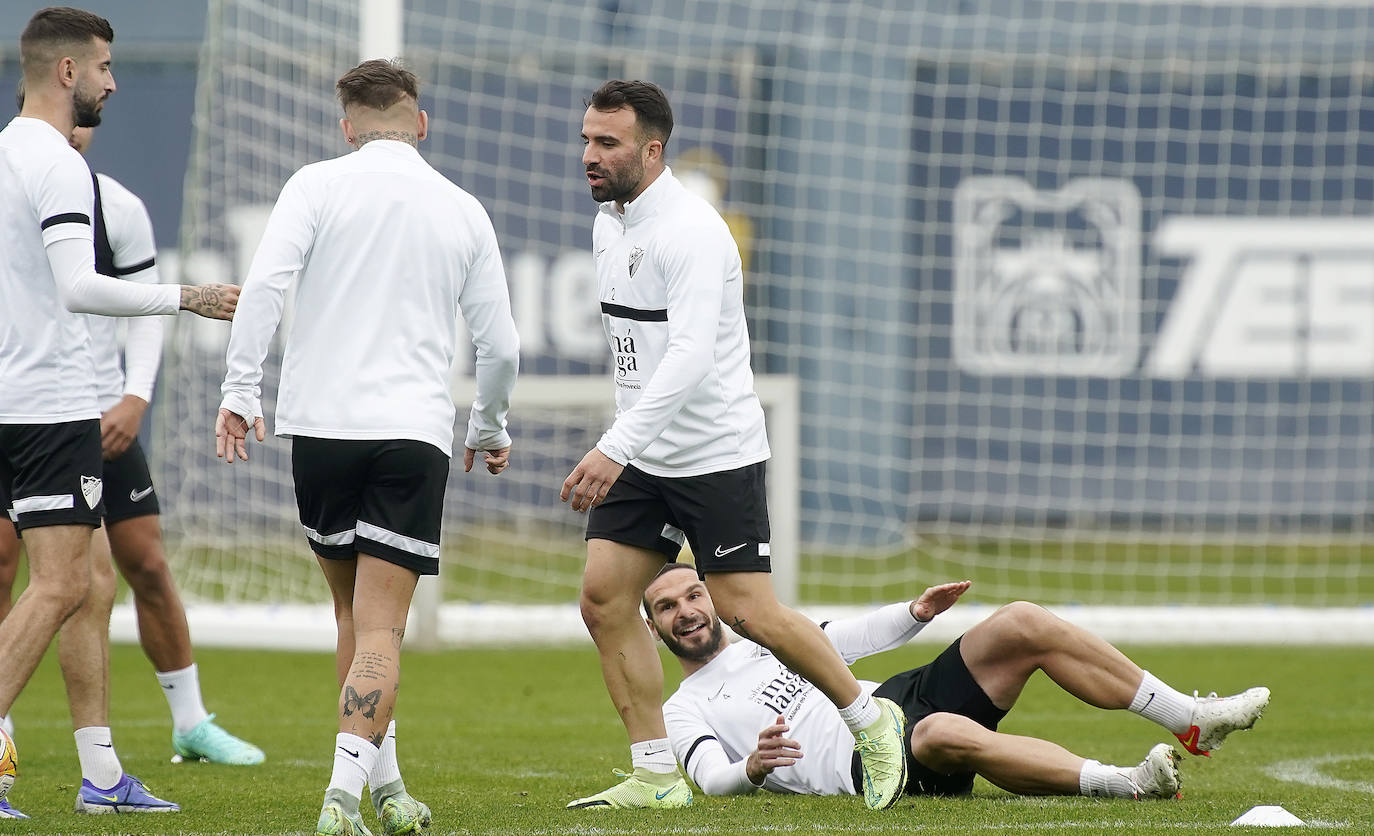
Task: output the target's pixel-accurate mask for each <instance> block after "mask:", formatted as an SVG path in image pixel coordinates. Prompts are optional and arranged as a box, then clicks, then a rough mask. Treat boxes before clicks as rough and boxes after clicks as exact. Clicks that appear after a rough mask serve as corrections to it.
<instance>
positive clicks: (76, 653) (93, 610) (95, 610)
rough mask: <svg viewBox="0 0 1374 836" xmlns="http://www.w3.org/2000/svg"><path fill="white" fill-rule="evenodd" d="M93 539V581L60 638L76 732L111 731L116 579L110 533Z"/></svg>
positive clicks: (60, 661) (89, 567) (97, 533)
mask: <svg viewBox="0 0 1374 836" xmlns="http://www.w3.org/2000/svg"><path fill="white" fill-rule="evenodd" d="M88 531H89V529H88ZM88 536H89V537H90V541H91V546H90V550H89V551H88V553H87V558H86V561H87V564H88V565H87V568H86V572H87V575H88V577H89V579H90V580H89V585H88V587H87V592H86V597H85V598H84V599H83V600H82V602H81V606H80V607H78V608H77V610H76V612H74V613H72V616H71V618H68V619H67V621H66V623H65V624H63V625H62V629H61V630H60V631H58V634H57V661H58V664H59V665H60V666H61V668H62V680H63V682H64V683H66V686H67V704H68V706H69V707H70V708H71V712H72V727H73V728H75V729H82V728H86V727H87V726H108V725H109V704H110V702H109V700H110V694H109V679H110V611H111V610H112V609H113V608H114V596H115V574H114V567H113V566H112V565H111V564H110V553H109V547H108V545H107V544H106V541H105V535H104V529H96V530H95V532H94V534H91V535H88ZM113 777H114V778H115V779H116V780H118V778H119V776H118V775H115V776H113ZM111 783H112V782H111ZM100 786H103V787H107V786H110V784H109V783H105V784H100Z"/></svg>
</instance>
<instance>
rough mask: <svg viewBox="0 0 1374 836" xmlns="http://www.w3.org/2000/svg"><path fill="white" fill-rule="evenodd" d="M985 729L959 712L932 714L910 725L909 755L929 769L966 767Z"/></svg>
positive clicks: (953, 770) (945, 769) (953, 769)
mask: <svg viewBox="0 0 1374 836" xmlns="http://www.w3.org/2000/svg"><path fill="white" fill-rule="evenodd" d="M986 732H987V730H986V729H984V728H983V727H982V726H980V725H978V724H977V723H975V722H974V721H972V720H970V719H969V718H967V717H964V716H961V715H959V714H949V713H945V712H940V713H936V714H931V715H928V716H926V717H925V718H923V719H922V720H921V721H920V722H918V723H917V724H916V725H915V726H913V727H912V729H911V755H912V757H914V758H916V760H918V761H920V762H921V763H923V764H925V765H926V766H929V767H930V768H931V769H935V770H939V771H942V772H955V771H961V770H964V769H966V768H968V765H969V763H970V762H971V761H972V759H973V756H974V754H975V753H976V752H977V751H978V744H979V741H980V740H981V738H982V737H983V735H984V734H985V733H986Z"/></svg>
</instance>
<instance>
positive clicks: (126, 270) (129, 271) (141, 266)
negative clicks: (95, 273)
mask: <svg viewBox="0 0 1374 836" xmlns="http://www.w3.org/2000/svg"><path fill="white" fill-rule="evenodd" d="M156 263H157V258H156V257H154V258H150V259H148V260H147V261H140V262H139V263H137V264H135V265H133V266H132V267H116V268H115V269H114V274H115V275H116V276H132V275H133V274H134V273H142V272H143V271H144V270H147V269H148V268H149V267H152V266H153V265H154V264H156Z"/></svg>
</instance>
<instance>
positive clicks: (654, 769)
mask: <svg viewBox="0 0 1374 836" xmlns="http://www.w3.org/2000/svg"><path fill="white" fill-rule="evenodd" d="M672 129H673V112H672V108H671V107H670V106H669V104H668V99H667V97H666V96H665V95H664V94H663V91H662V90H660V89H659V88H658V87H656V86H655V85H653V84H648V83H646V82H642V81H608V82H606V83H605V84H604V85H602V86H601V88H600V89H598V90H597V91H596V92H595V93H593V94H592V97H591V100H590V101H589V102H588V107H587V111H586V113H585V115H584V116H583V120H582V141H583V152H582V165H583V168H584V169H585V171H586V174H587V183H588V185H589V186H590V187H591V192H592V197H593V198H595V199H596V200H597V201H600V202H601V206H600V209H599V211H598V212H597V215H596V221H595V224H594V226H593V228H592V254H593V257H594V258H595V261H596V272H597V277H598V280H599V283H600V306H601V313H602V324H603V326H604V327H605V330H606V337H607V341H608V342H609V343H610V348H611V353H612V356H613V358H614V366H615V371H614V378H615V383H616V395H615V398H616V418H615V421H614V423H613V424H612V425H611V428H610V429H609V430H607V431H606V433H605V434H604V435H603V436H602V437H601V439H600V440H599V441H598V442H597V444H596V447H595V448H593V449H592V450H591V451H589V452H588V453H587V454H586V456H584V457H583V459H582V461H581V462H579V463H578V465H577V467H576V468H574V469H573V471H572V473H571V474H569V476H568V477H567V479H566V480H564V482H563V488H562V493H561V498H562V499H563V500H564V501H570V503H571V506H572V508H573V509H574V510H576V511H590V513H589V518H588V520H587V534H586V538H587V563H586V567H585V569H584V571H583V575H582V595H581V601H580V603H581V608H582V617H583V621H584V622H585V623H586V625H587V629H588V631H590V633H591V635H592V638H593V639H594V640H595V642H596V647H597V652H598V653H599V654H600V657H601V672H602V677H603V679H604V680H605V683H606V689H607V691H609V692H610V696H611V701H612V702H613V703H614V705H615V707H616V710H617V711H618V712H619V714H620V718H621V721H622V722H623V723H624V724H625V730H626V732H627V733H628V735H629V738H630V758H631V763H632V764H633V766H634V772H633V774H631V775H628V776H626V777H625V778H624V780H623V781H621V782H620V783H618V784H616V785H615V786H612V787H611V788H609V789H607V790H604V791H602V792H600V793H597V794H596V795H592V796H589V797H587V798H579V799H577V800H575V801H573V802H571V803H570V804H569V805H568V806H569V807H574V808H584V809H604V808H637V807H659V808H661V807H683V806H686V805H688V804H691V802H692V791H691V788H690V787H688V786H687V783H686V782H685V781H683V780H682V778H681V777H680V776H679V775H678V771H677V764H676V762H675V761H674V760H673V754H672V751H671V750H670V749H669V746H668V740H667V735H666V732H665V730H664V726H663V713H662V711H661V709H660V704H659V701H660V697H661V694H662V693H663V670H662V668H661V667H660V665H659V659H658V653H657V652H656V651H655V650H654V645H653V640H652V639H651V637H650V636H649V634H648V633H646V632H645V630H644V627H643V625H642V624H641V623H640V620H639V601H640V598H641V597H642V596H643V594H644V589H645V587H646V586H648V584H649V581H650V580H651V579H652V578H653V577H654V574H655V573H656V572H657V571H658V570H659V568H660V567H661V566H663V564H664V563H665V562H667V561H672V560H676V558H677V554H678V552H679V550H680V549H681V547H682V543H683V541H684V540H686V541H687V542H689V543H690V544H691V546H692V551H693V553H694V554H695V555H696V561H697V568H698V569H699V571H701V572H702V576H703V577H704V578H705V581H706V585H707V586H709V587H710V588H711V591H712V593H713V595H714V596H715V599H716V601H717V602H718V604H719V606H720V609H721V612H722V613H723V614H724V617H725V619H726V621H727V622H728V623H729V624H730V626H731V627H732V628H733V629H734V630H735V631H736V632H737V633H740V634H741V635H745V636H747V637H749V638H750V639H752V640H753V641H756V642H758V643H759V644H760V645H761V646H764V647H767V648H769V649H770V650H771V651H772V652H773V653H774V654H775V655H776V656H777V658H778V659H780V660H782V662H783V663H784V664H786V665H787V667H789V668H790V669H791V670H793V671H795V672H796V673H797V674H800V675H802V676H805V677H806V678H807V679H809V680H811V681H812V682H815V683H816V685H817V687H818V688H819V689H820V691H821V692H822V693H824V694H825V696H826V697H827V698H828V699H829V700H830V701H831V702H832V703H834V705H835V709H837V710H838V711H839V717H840V718H842V719H843V721H844V725H845V726H846V727H847V728H848V729H849V731H850V732H851V733H852V735H853V737H854V749H855V751H856V752H857V753H858V754H859V758H860V762H861V767H862V772H863V777H864V781H863V796H864V802H865V803H866V804H867V805H868V806H869V807H870V808H873V809H885V808H887V807H890V806H891V805H892V804H894V803H895V802H896V801H897V799H898V798H899V797H900V795H901V788H902V787H903V786H904V785H905V784H906V758H905V757H903V748H902V716H901V712H900V710H899V709H898V707H897V706H896V705H895V704H894V703H892V702H891V701H890V700H885V699H873V698H870V696H869V695H868V694H867V693H865V692H864V691H863V690H862V689H861V688H860V687H859V682H858V680H856V679H855V678H854V674H853V673H851V672H850V670H849V668H848V667H846V666H845V664H844V661H843V660H842V659H841V658H840V656H839V654H837V653H836V652H835V648H834V647H833V646H832V645H831V644H830V643H829V642H828V641H826V638H825V634H824V633H822V632H821V630H820V628H818V627H817V626H816V625H815V624H813V623H811V622H810V621H808V620H807V619H806V618H805V617H803V616H802V615H801V614H800V613H797V612H795V611H794V610H792V609H790V608H788V607H786V606H784V605H783V604H781V603H780V602H779V601H778V599H777V596H776V595H775V594H774V591H773V584H772V582H771V579H770V578H769V572H770V571H771V564H770V560H769V528H768V499H767V492H766V489H765V485H764V467H765V464H766V460H767V459H768V457H769V449H768V437H767V433H766V431H765V428H764V420H763V407H762V406H761V405H760V403H759V399H758V396H757V395H756V394H755V392H754V375H753V371H752V370H751V368H750V350H749V332H748V327H747V324H746V321H745V315H744V276H743V271H742V267H741V263H740V255H739V249H738V248H737V247H736V246H735V242H734V240H733V239H732V238H731V237H730V230H729V228H728V227H727V226H726V224H725V221H724V220H722V219H721V216H720V213H719V212H717V211H716V210H715V208H714V207H713V206H711V204H709V203H707V202H706V201H705V200H703V199H702V198H700V197H699V196H697V195H694V194H692V193H691V192H690V191H688V190H687V189H686V188H685V187H684V186H683V185H682V183H681V182H679V181H678V180H677V178H676V177H674V176H673V173H672V171H671V170H670V169H669V168H668V167H667V166H666V165H665V163H664V148H665V146H666V145H667V143H668V137H669V134H671V133H672Z"/></svg>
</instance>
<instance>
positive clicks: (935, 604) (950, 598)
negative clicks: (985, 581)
mask: <svg viewBox="0 0 1374 836" xmlns="http://www.w3.org/2000/svg"><path fill="white" fill-rule="evenodd" d="M972 585H973V581H956V582H954V583H942V584H940V585H939V586H932V587H931V588H930V589H927V590H926V591H925V592H922V593H921V597H920V598H917V599H916V600H915V601H912V602H911V617H912V618H914V619H916V620H917V621H929V620H931V619H932V618H934V617H935V616H937V615H939V614H940V613H942V612H944V611H945V610H947V609H949V608H950V607H952V606H954V602H955V601H958V600H959V596H960V595H963V594H964V593H965V592H967V591H968V588H969V587H970V586H972Z"/></svg>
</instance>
